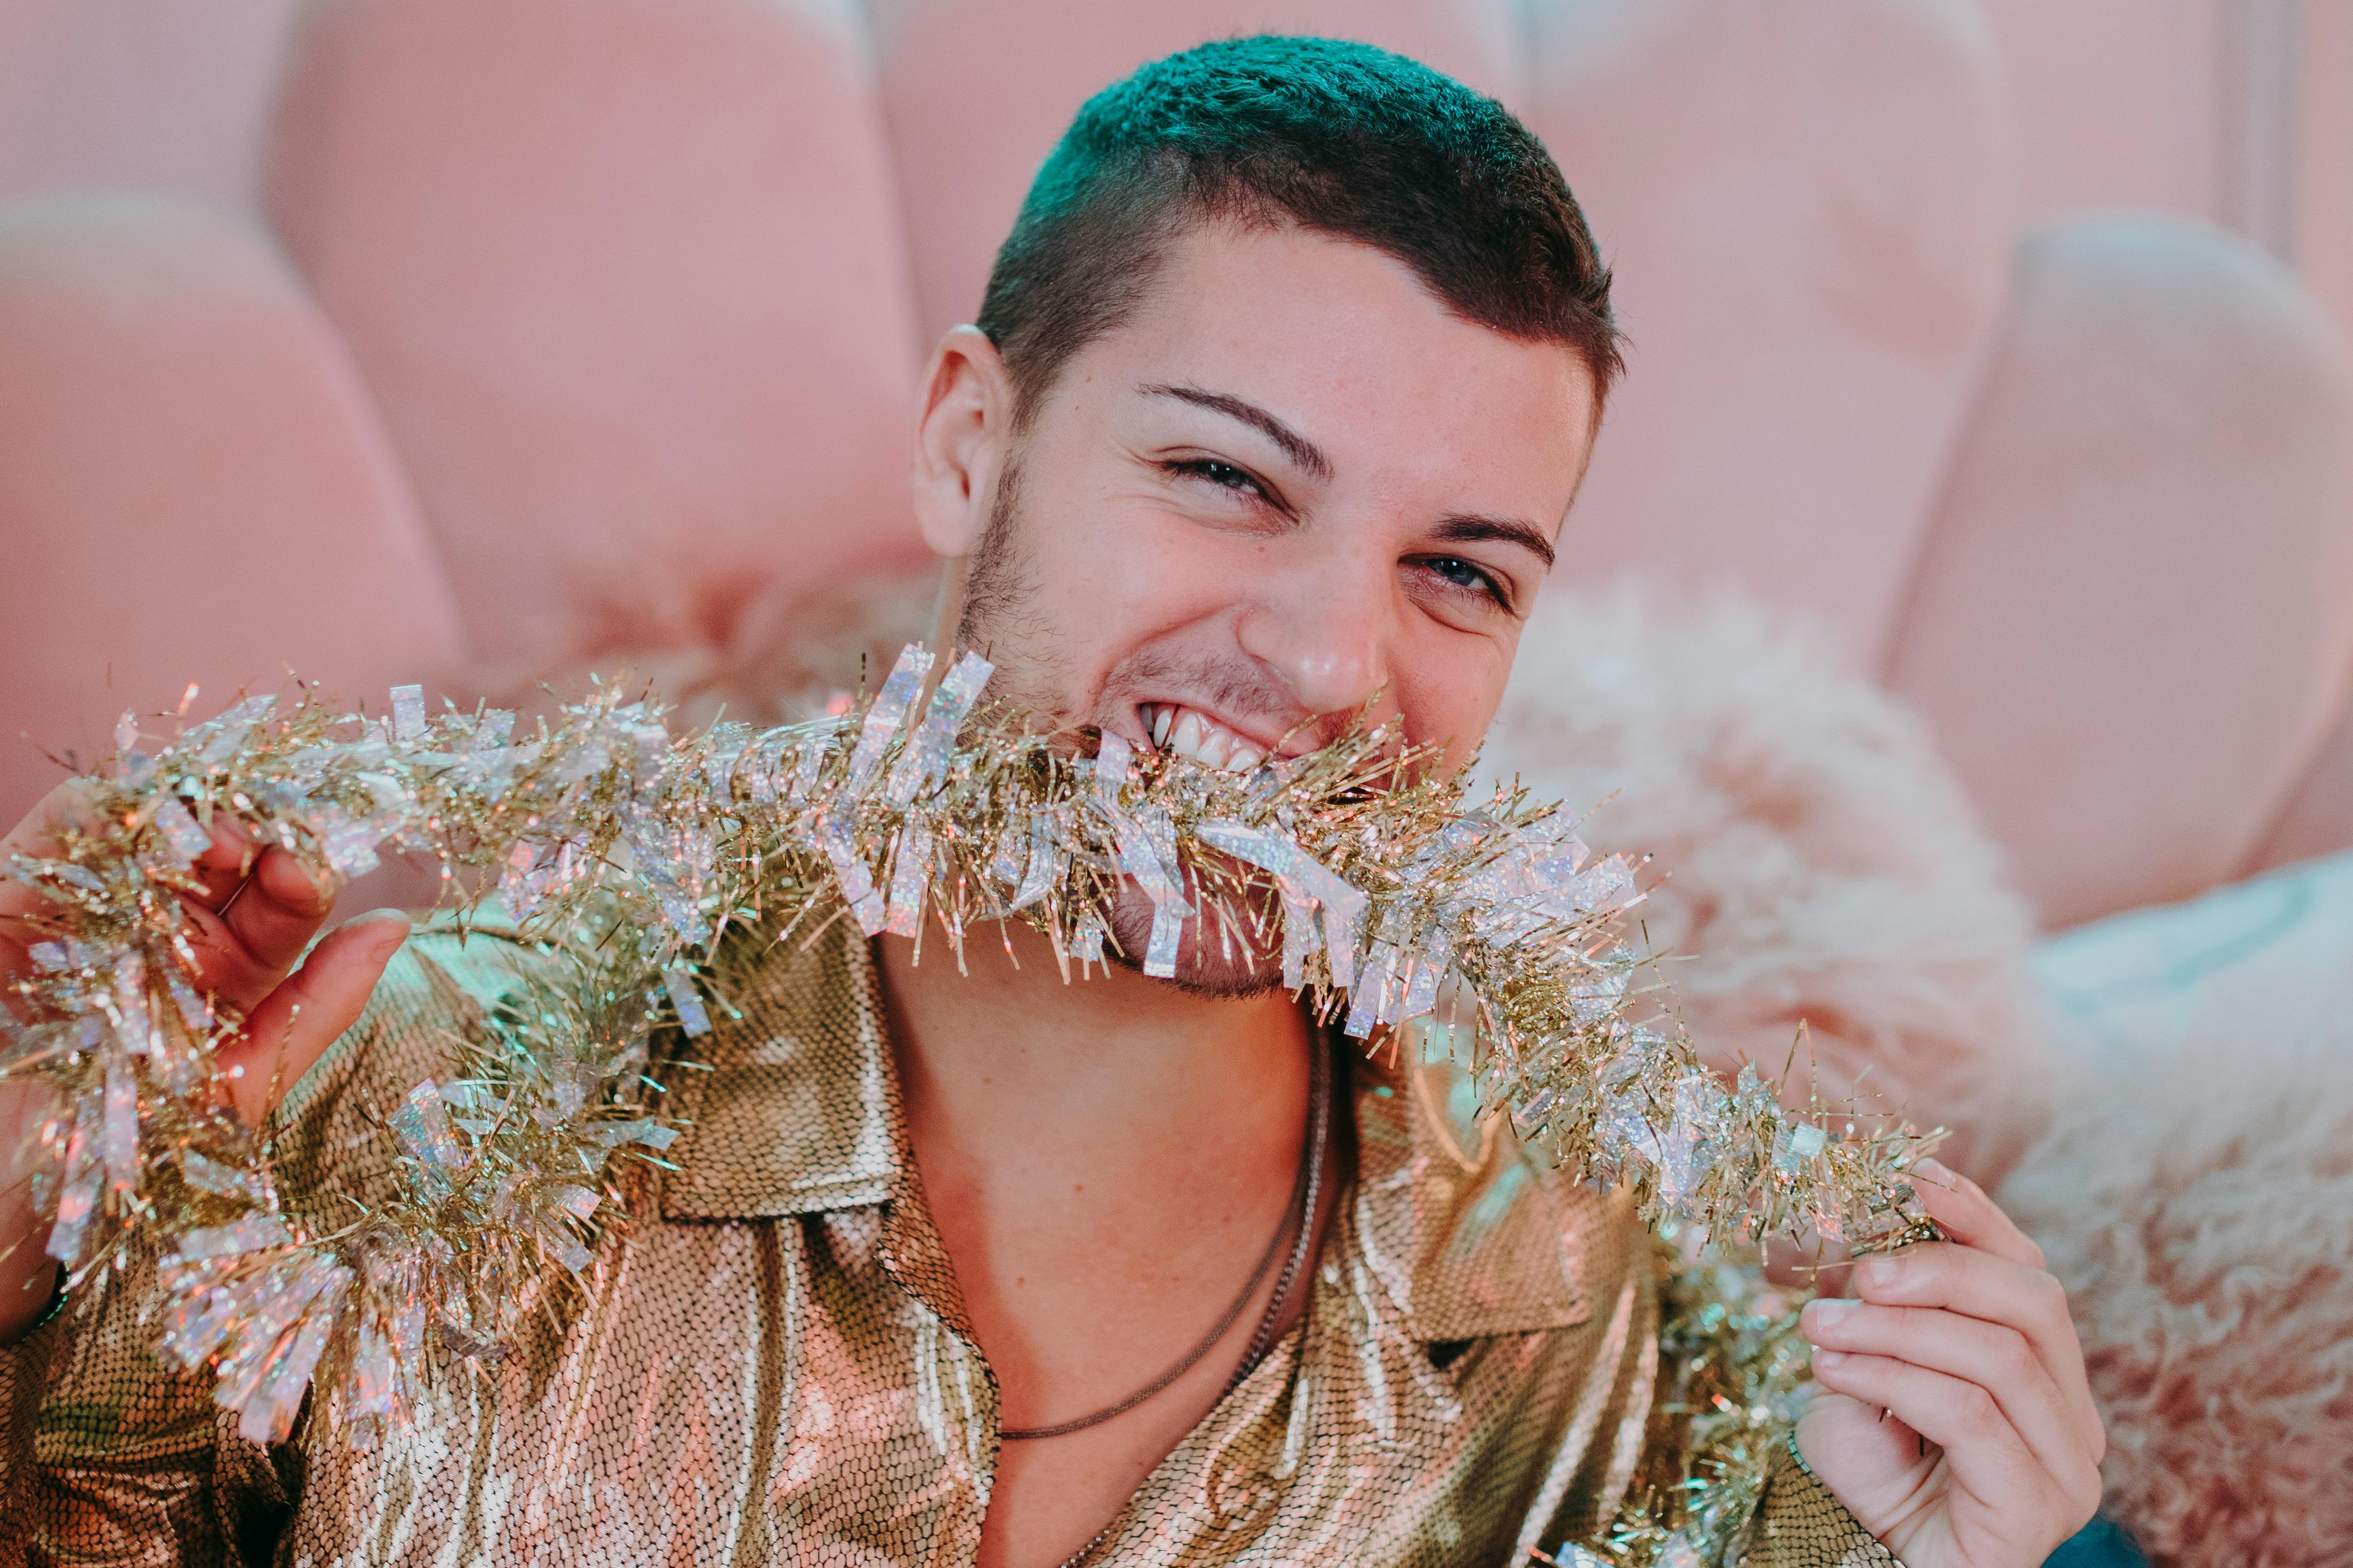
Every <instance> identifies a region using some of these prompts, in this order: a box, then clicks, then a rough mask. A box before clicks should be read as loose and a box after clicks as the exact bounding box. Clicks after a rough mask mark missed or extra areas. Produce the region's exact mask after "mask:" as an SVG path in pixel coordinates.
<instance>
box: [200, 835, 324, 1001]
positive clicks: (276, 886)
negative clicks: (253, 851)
mask: <svg viewBox="0 0 2353 1568" xmlns="http://www.w3.org/2000/svg"><path fill="white" fill-rule="evenodd" d="M333 907H334V894H333V889H332V884H328V885H326V886H322V885H321V884H320V883H318V882H314V881H312V880H311V874H310V872H309V871H308V870H307V869H305V868H303V866H302V863H301V861H300V860H297V859H296V858H294V857H293V856H291V855H289V854H288V853H287V852H286V851H285V850H283V849H278V848H270V849H266V850H264V851H262V853H261V854H260V855H259V857H258V858H256V859H255V861H254V863H253V875H252V876H251V877H250V878H249V879H248V880H247V882H246V884H245V888H244V890H243V892H242V893H241V894H240V895H239V896H238V897H237V898H235V899H234V900H231V901H230V902H229V904H228V907H227V910H213V909H209V908H206V907H205V906H204V905H203V904H201V903H198V902H197V901H195V900H186V901H184V902H183V903H182V905H181V910H182V912H183V913H184V914H185V916H186V918H187V922H188V940H189V945H190V947H191V948H192V949H193V950H194V952H195V980H196V984H197V985H198V986H199V987H200V988H201V989H203V990H204V991H205V992H206V993H207V994H210V995H211V996H212V997H213V998H214V999H215V1000H216V1001H218V1002H222V1003H226V1004H227V1005H229V1006H232V1007H235V1008H237V1010H238V1011H240V1012H249V1011H251V1010H252V1009H253V1008H255V1007H258V1006H259V1005H261V1001H262V998H264V997H266V996H268V995H269V994H270V993H271V992H272V991H274V990H276V989H277V988H278V985H279V984H280V982H281V981H283V980H284V979H285V978H286V976H287V975H288V974H289V973H291V972H292V970H293V968H294V965H295V963H296V962H297V961H299V960H300V959H301V956H302V951H303V949H304V948H305V947H306V946H308V945H309V943H310V942H311V938H312V937H313V936H314V935H316V934H317V932H318V930H319V927H320V926H321V925H322V924H324V923H325V921H326V918H327V915H328V912H329V911H330V910H332V908H333Z"/></svg>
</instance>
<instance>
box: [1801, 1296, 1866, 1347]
mask: <svg viewBox="0 0 2353 1568" xmlns="http://www.w3.org/2000/svg"><path fill="white" fill-rule="evenodd" d="M1854 1309H1855V1303H1854V1302H1852V1301H1850V1300H1845V1299H1843V1298H1841V1297H1837V1296H1824V1297H1822V1298H1821V1299H1820V1300H1814V1301H1809V1302H1807V1303H1806V1309H1805V1310H1804V1311H1802V1312H1800V1313H1799V1314H1798V1317H1799V1327H1800V1328H1802V1329H1803V1330H1804V1331H1805V1333H1806V1336H1807V1337H1808V1338H1809V1339H1811V1338H1813V1337H1815V1336H1816V1335H1820V1334H1834V1333H1836V1332H1838V1331H1839V1325H1840V1324H1841V1323H1843V1322H1845V1321H1846V1320H1847V1319H1848V1318H1849V1317H1851V1316H1852V1315H1853V1312H1854Z"/></svg>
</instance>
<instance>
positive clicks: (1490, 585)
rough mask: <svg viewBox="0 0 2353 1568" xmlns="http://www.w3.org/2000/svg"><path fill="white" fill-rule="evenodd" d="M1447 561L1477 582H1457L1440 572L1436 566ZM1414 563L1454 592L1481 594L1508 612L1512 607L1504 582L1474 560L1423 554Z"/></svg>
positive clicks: (1457, 556) (1458, 556)
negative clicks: (1459, 567)
mask: <svg viewBox="0 0 2353 1568" xmlns="http://www.w3.org/2000/svg"><path fill="white" fill-rule="evenodd" d="M1449 562H1451V563H1453V564H1455V565H1457V566H1461V567H1462V568H1464V569H1465V570H1467V571H1468V572H1470V574H1472V576H1474V577H1476V578H1478V579H1479V582H1478V583H1477V584H1471V583H1457V582H1455V581H1454V580H1453V579H1452V578H1451V577H1447V576H1445V575H1444V574H1440V572H1439V571H1438V568H1439V567H1440V566H1441V565H1443V564H1445V563H1449ZM1415 564H1416V565H1418V566H1420V567H1422V568H1424V569H1425V570H1427V571H1429V572H1430V574H1432V575H1434V576H1437V577H1438V579H1439V581H1440V582H1442V583H1444V584H1446V585H1447V587H1448V588H1450V589H1451V590H1453V591H1454V592H1456V593H1462V594H1482V595H1485V596H1486V597H1487V598H1489V599H1491V600H1493V601H1494V603H1495V605H1497V606H1498V607H1499V608H1501V609H1503V610H1505V611H1507V612H1508V611H1509V610H1510V609H1511V607H1512V599H1511V595H1510V594H1509V593H1507V592H1506V591H1505V590H1504V584H1502V583H1501V582H1499V581H1497V579H1496V577H1495V574H1493V573H1492V572H1490V571H1488V570H1487V569H1486V568H1484V567H1482V566H1481V565H1480V564H1479V563H1477V562H1475V561H1466V560H1464V559H1463V558H1462V557H1461V556H1460V555H1424V556H1421V557H1420V558H1419V559H1418V560H1417V561H1416V562H1415Z"/></svg>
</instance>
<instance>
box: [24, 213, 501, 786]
mask: <svg viewBox="0 0 2353 1568" xmlns="http://www.w3.org/2000/svg"><path fill="white" fill-rule="evenodd" d="M0 454H5V459H0V540H5V541H6V548H7V557H8V570H7V571H5V572H0V626H5V628H6V631H5V637H6V639H7V649H8V653H7V660H6V668H7V679H6V682H5V698H0V702H5V739H6V744H5V750H0V774H5V779H6V791H7V795H8V798H9V803H10V804H9V807H8V809H10V810H11V811H19V812H20V811H22V810H23V809H24V808H25V807H26V805H30V804H31V802H32V799H33V797H34V796H35V795H37V794H38V793H39V792H41V791H42V790H45V789H47V787H48V786H49V785H50V784H54V783H55V782H57V781H58V779H59V778H61V777H62V776H63V774H62V773H61V771H60V770H59V769H58V766H57V765H56V764H55V763H51V762H50V761H49V760H48V758H47V757H46V756H44V755H43V752H44V750H47V752H53V753H56V754H58V755H59V756H60V757H63V756H66V755H68V754H70V755H72V756H77V757H79V758H80V759H82V760H83V761H85V762H87V761H90V760H93V759H95V758H96V757H98V756H100V755H102V754H104V753H105V752H108V751H110V750H111V749H112V747H113V743H114V742H113V739H112V731H113V728H114V722H115V719H116V717H117V715H119V714H121V712H122V711H123V710H126V709H137V710H141V711H142V712H144V711H153V710H157V709H168V708H171V707H173V706H174V705H175V704H176V703H177V702H178V701H179V700H180V697H181V693H182V690H183V689H184V688H185V686H186V684H187V683H188V682H190V681H192V680H193V681H196V682H198V683H200V684H201V686H202V688H203V689H202V692H201V694H200V697H199V699H198V707H197V711H199V712H201V713H210V712H213V711H215V710H217V709H219V708H221V707H223V706H225V705H227V703H228V702H230V701H232V700H235V699H236V697H237V692H238V690H239V689H240V688H249V689H253V690H257V691H268V690H276V689H281V688H283V687H284V686H285V685H286V682H287V670H288V661H289V660H292V661H295V663H294V668H295V669H296V670H297V671H298V672H299V673H300V674H301V675H302V676H304V677H307V678H310V679H315V680H318V681H320V682H321V683H322V684H323V685H325V686H326V687H328V688H329V689H332V690H334V691H336V692H350V693H355V694H365V695H367V696H368V697H369V698H370V699H371V700H374V701H375V702H377V703H379V704H380V703H381V701H382V697H381V693H382V692H383V690H384V689H385V686H386V685H387V684H389V683H392V682H395V681H402V680H415V679H435V678H437V677H439V678H446V677H447V676H448V675H449V674H451V673H454V672H456V671H457V670H458V669H459V656H460V650H461V648H462V646H463V643H462V639H461V637H460V636H459V623H458V616H457V612H456V608H455V606H454V605H452V603H451V599H450V594H449V586H448V576H447V574H446V572H445V569H444V566H443V563H442V562H441V561H440V560H439V559H438V556H437V555H436V553H435V550H434V546H433V542H432V541H431V539H430V538H429V537H428V535H427V532H426V531H425V527H424V524H423V521H422V520H421V518H420V517H419V515H418V513H417V503H416V500H415V498H414V496H413V494H412V492H411V490H410V488H409V483H408V479H407V477H406V474H405V473H404V472H403V471H402V468H401V464H400V462H399V460H398V458H396V455H395V453H394V451H393V449H392V447H391V445H390V443H389V442H387V441H386V440H385V435H384V429H383V426H382V425H381V424H380V422H379V421H378V420H377V418H376V414H375V407H374V405H372V404H371V403H370V401H369V398H368V393H367V389H366V388H365V387H364V386H363V385H362V384H361V383H360V379H359V377H358V376H357V375H356V374H354V373H353V369H352V363H351V356H350V354H349V353H347V352H346V351H345V350H344V347H343V343H342V342H341V341H340V340H339V339H338V338H337V337H336V336H335V334H334V332H333V331H332V330H331V329H330V328H329V327H328V325H327V323H326V321H324V320H322V318H321V316H320V314H319V311H318V308H317V307H316V306H315V305H313V304H312V303H311V299H310V297H309V296H308V295H307V294H305V293H304V292H303V291H302V288H301V284H299V283H298V282H297V281H296V280H295V279H294V277H293V275H292V274H291V273H290V271H289V270H288V269H287V268H286V264H285V261H284V259H283V258H281V257H280V256H279V255H278V253H277V252H276V251H275V250H274V249H273V248H272V247H270V246H269V243H268V242H267V241H266V240H264V239H263V238H261V237H259V236H258V235H256V234H255V233H254V232H253V231H252V229H251V228H250V227H249V226H247V225H245V224H242V223H238V222H236V221H234V220H232V219H229V218H227V217H224V216H219V215H217V214H216V213H214V212H211V211H208V210H206V209H205V208H203V207H198V206H193V205H186V204H178V203H164V202H159V201H154V200H149V199H143V198H123V197H114V198H106V197H74V198H60V199H58V200H55V201H51V202H46V203H38V204H29V205H22V206H19V207H16V208H15V209H13V210H10V211H8V212H6V213H5V214H0Z"/></svg>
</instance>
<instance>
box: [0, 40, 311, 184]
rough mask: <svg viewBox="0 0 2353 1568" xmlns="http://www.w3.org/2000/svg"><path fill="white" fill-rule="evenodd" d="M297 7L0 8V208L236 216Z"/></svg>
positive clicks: (252, 172)
mask: <svg viewBox="0 0 2353 1568" xmlns="http://www.w3.org/2000/svg"><path fill="white" fill-rule="evenodd" d="M296 5H297V0H5V4H0V199H5V198H7V197H11V196H19V195H50V194H57V193H66V192H73V191H82V190H123V189H130V190H143V191H162V192H169V193H171V194H173V195H186V196H197V197H201V198H203V199H205V200H206V201H211V202H216V203H219V204H221V205H226V206H229V207H234V208H238V209H249V208H250V207H251V206H252V205H253V204H254V196H255V189H256V176H255V169H256V155H257V153H258V151H259V146H260V140H261V125H262V121H263V119H264V117H265V115H266V114H267V111H268V106H269V90H270V84H271V80H272V79H273V77H274V76H275V74H276V72H277V69H278V59H279V52H280V45H281V44H282V42H283V40H284V37H285V34H286V28H287V24H288V23H289V21H290V19H291V17H292V16H293V14H294V10H295V6H296Z"/></svg>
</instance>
